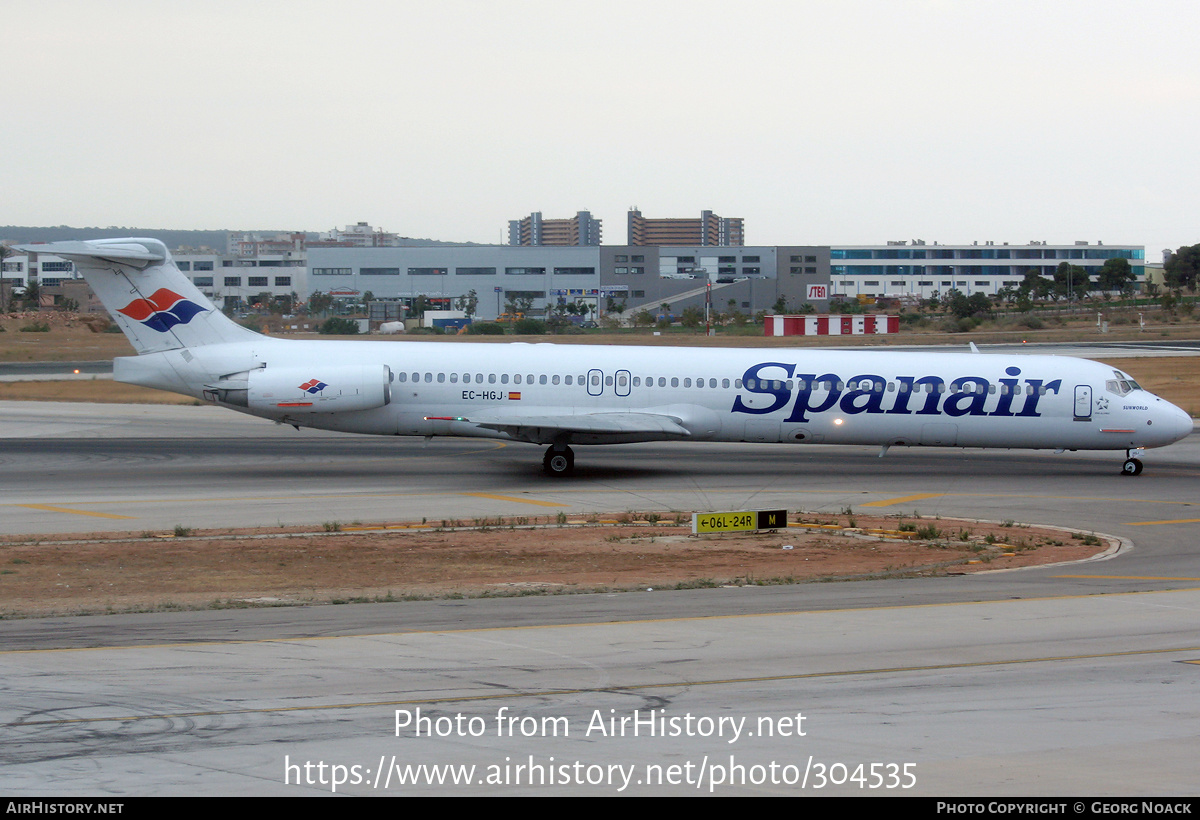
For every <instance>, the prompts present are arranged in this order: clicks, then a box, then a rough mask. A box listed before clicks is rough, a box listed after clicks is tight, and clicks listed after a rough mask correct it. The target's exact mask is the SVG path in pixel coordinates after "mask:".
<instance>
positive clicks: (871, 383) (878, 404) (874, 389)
mask: <svg viewBox="0 0 1200 820" xmlns="http://www.w3.org/2000/svg"><path fill="white" fill-rule="evenodd" d="M856 382H857V384H858V387H857V388H856V389H854V390H851V391H850V392H848V393H846V394H845V395H843V396H842V403H841V405H840V406H841V408H842V412H843V413H848V414H850V415H854V414H855V413H882V412H883V391H884V390H885V389H887V379H885V378H883V377H882V376H855V377H854V378H853V379H851V380H850V384H855V383H856ZM863 398H865V399H866V401H864V402H862V403H861V404H858V403H856V401H857V400H858V399H863Z"/></svg>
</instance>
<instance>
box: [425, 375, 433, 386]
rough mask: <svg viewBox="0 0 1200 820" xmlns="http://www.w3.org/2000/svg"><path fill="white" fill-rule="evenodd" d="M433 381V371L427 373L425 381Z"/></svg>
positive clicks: (427, 382)
mask: <svg viewBox="0 0 1200 820" xmlns="http://www.w3.org/2000/svg"><path fill="white" fill-rule="evenodd" d="M431 381H433V374H432V373H426V374H425V383H426V384H429V383H430V382H431Z"/></svg>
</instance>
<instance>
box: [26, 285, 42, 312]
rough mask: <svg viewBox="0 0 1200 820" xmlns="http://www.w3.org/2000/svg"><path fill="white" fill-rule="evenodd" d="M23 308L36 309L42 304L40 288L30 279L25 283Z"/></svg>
mask: <svg viewBox="0 0 1200 820" xmlns="http://www.w3.org/2000/svg"><path fill="white" fill-rule="evenodd" d="M22 300H23V301H24V302H25V306H26V307H29V308H36V307H38V306H40V305H41V303H42V286H41V284H39V283H38V281H37V280H36V279H30V280H29V281H28V282H26V283H25V296H24V297H23V298H22Z"/></svg>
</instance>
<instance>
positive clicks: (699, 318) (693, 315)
mask: <svg viewBox="0 0 1200 820" xmlns="http://www.w3.org/2000/svg"><path fill="white" fill-rule="evenodd" d="M703 321H704V311H702V310H701V309H700V308H698V307H696V306H694V305H692V306H690V307H685V308H684V309H683V313H682V314H681V315H680V317H679V323H680V324H681V325H683V326H684V327H690V328H696V327H699V326H700V324H701V323H702V322H703Z"/></svg>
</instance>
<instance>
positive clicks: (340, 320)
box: [317, 316, 358, 336]
mask: <svg viewBox="0 0 1200 820" xmlns="http://www.w3.org/2000/svg"><path fill="white" fill-rule="evenodd" d="M317 332H318V333H321V334H324V335H326V336H354V335H357V333H358V322H356V321H354V320H353V319H347V318H346V317H344V316H330V317H329V318H328V319H326V320H325V321H324V322H322V323H321V327H320V328H318V329H317Z"/></svg>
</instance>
